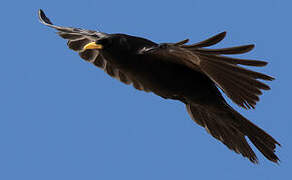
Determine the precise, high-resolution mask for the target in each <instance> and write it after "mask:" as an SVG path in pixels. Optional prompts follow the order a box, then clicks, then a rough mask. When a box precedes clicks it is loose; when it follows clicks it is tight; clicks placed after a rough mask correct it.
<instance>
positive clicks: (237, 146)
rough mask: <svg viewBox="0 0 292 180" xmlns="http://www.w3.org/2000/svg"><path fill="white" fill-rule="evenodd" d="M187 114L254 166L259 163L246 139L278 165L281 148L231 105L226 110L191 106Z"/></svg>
mask: <svg viewBox="0 0 292 180" xmlns="http://www.w3.org/2000/svg"><path fill="white" fill-rule="evenodd" d="M187 110H188V113H189V114H190V116H191V117H192V119H193V120H194V121H195V122H196V123H198V124H199V125H200V126H203V127H204V128H205V129H206V130H207V132H208V133H210V134H211V135H212V136H213V137H215V138H216V139H218V140H220V141H221V142H222V143H223V144H225V145H226V146H227V147H228V148H229V149H231V150H233V151H235V152H237V153H239V154H242V156H244V157H247V158H248V159H249V160H250V161H251V162H253V163H258V159H257V156H256V155H255V153H254V151H253V150H252V149H251V147H250V146H249V144H248V142H247V141H246V139H245V136H247V137H248V138H249V139H250V140H251V142H252V143H253V144H254V145H255V147H256V148H257V149H258V150H259V151H260V152H261V153H262V154H263V155H264V156H265V157H266V158H267V159H269V160H271V161H273V162H276V163H277V162H278V161H279V158H278V157H277V156H276V154H275V148H276V144H277V145H280V144H279V143H278V142H277V141H276V140H275V139H274V138H273V137H271V136H270V135H269V134H267V133H266V132H265V131H263V130H262V129H260V128H259V127H257V126H256V125H254V124H253V123H252V122H250V121H248V120H247V119H246V118H244V117H243V116H242V115H240V114H239V113H238V112H236V111H235V110H234V109H232V108H231V107H230V106H229V105H227V103H224V104H223V106H222V104H221V105H220V106H207V105H194V104H187Z"/></svg>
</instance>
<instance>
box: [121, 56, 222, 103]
mask: <svg viewBox="0 0 292 180" xmlns="http://www.w3.org/2000/svg"><path fill="white" fill-rule="evenodd" d="M121 70H122V71H123V72H125V74H127V75H128V76H130V77H131V78H133V79H135V80H136V81H137V82H139V83H140V84H141V85H142V86H143V87H144V89H147V90H149V91H152V92H154V93H155V94H157V95H159V96H161V97H163V98H170V99H177V100H181V101H186V99H190V100H191V101H202V99H208V98H209V97H210V95H214V94H217V92H214V91H218V90H217V89H216V87H215V85H214V83H213V82H212V81H211V80H210V79H209V78H208V77H207V76H205V75H204V74H202V73H201V72H198V71H195V70H193V69H190V68H188V67H186V66H183V65H180V64H172V63H165V62H163V61H158V60H155V59H151V60H145V59H135V61H134V62H133V61H132V62H129V63H128V64H124V65H123V66H121ZM214 87H215V89H214Z"/></svg>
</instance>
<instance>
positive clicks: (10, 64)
mask: <svg viewBox="0 0 292 180" xmlns="http://www.w3.org/2000/svg"><path fill="white" fill-rule="evenodd" d="M291 6H292V3H291V1H288V0H286V1H285V0H282V1H276V0H266V1H253V0H245V1H231V0H230V1H228V0H220V1H208V0H189V1H187V0H181V1H159V2H157V1H155V0H147V1H128V0H123V1H110V0H108V1H97V0H84V1H72V0H70V1H56V0H51V1H9V2H8V1H6V2H5V3H4V4H3V3H2V6H1V11H0V15H1V16H0V17H1V23H2V26H1V35H2V37H1V40H2V43H1V49H2V50H1V52H2V55H1V56H2V58H1V61H0V82H1V88H0V98H1V103H0V107H1V113H0V119H1V120H0V143H1V148H0V179H3V180H4V179H5V180H10V179H11V180H12V179H13V180H14V179H17V180H18V179H29V180H34V179H36V180H39V179H42V180H46V179H48V180H51V179H55V180H59V179H60V180H61V179H62V180H64V179H70V180H75V179H88V180H90V179H102V180H114V179H127V180H131V179H133V180H134V179H135V180H136V179H140V180H144V179H145V180H146V179H147V180H148V179H152V180H156V179H157V180H158V179H159V180H161V179H168V180H172V179H186V180H188V179H202V178H203V179H214V178H216V179H237V180H241V179H244V180H246V179H254V178H257V179H276V178H277V179H288V177H290V178H291V167H292V163H291V161H292V158H291V148H292V141H291V138H292V135H291V126H292V121H291V115H290V112H291V110H290V109H291V92H290V89H291V87H292V86H291V77H292V76H291V66H292V61H291V59H290V54H291V40H292V39H291V30H292V26H291V15H292V13H291ZM39 8H42V9H43V10H44V11H45V12H46V13H47V15H48V16H49V17H50V18H51V20H52V21H53V22H55V23H56V24H58V25H64V26H73V27H81V28H88V29H99V30H101V31H104V32H108V33H114V32H121V33H127V34H131V35H136V36H143V37H146V38H149V39H151V40H153V41H156V42H175V41H178V40H182V39H184V38H190V39H191V41H192V42H196V41H200V40H203V39H205V38H207V37H209V36H211V35H214V34H216V33H218V32H222V31H227V32H228V34H227V38H226V40H224V42H222V43H221V44H220V45H218V46H216V47H223V46H231V45H240V44H247V43H255V44H256V48H255V50H254V51H253V52H251V53H248V54H246V55H242V56H240V57H244V58H254V59H263V60H267V61H269V65H268V66H267V67H265V68H262V69H260V71H261V72H265V73H267V74H270V75H273V76H275V77H276V80H275V81H273V82H271V83H269V85H271V87H272V90H271V91H268V92H265V93H264V95H263V96H261V101H260V103H259V104H258V105H257V107H256V109H255V110H249V111H246V110H242V109H239V108H238V107H236V106H235V105H234V104H232V106H233V107H235V108H236V109H237V110H239V111H240V112H241V113H242V114H243V115H245V116H246V117H247V118H249V119H250V120H252V121H253V122H255V123H256V124H257V125H259V126H260V127H262V128H263V129H265V130H266V131H267V132H269V133H270V134H272V135H273V136H274V137H275V138H276V139H277V140H278V141H280V143H281V144H282V148H277V154H278V155H279V157H280V159H281V163H280V165H275V164H273V163H271V162H269V161H268V160H266V159H264V158H263V156H262V155H261V154H260V153H259V152H258V151H256V153H257V155H258V157H259V160H260V164H259V165H253V164H251V163H250V162H249V161H248V160H247V159H244V158H242V157H241V156H239V155H237V154H235V153H234V152H231V151H229V150H228V149H227V148H226V147H225V146H224V145H222V144H221V143H220V142H218V141H217V140H215V139H214V138H212V137H211V136H210V135H209V134H207V132H206V131H205V130H204V129H203V128H201V127H199V126H198V125H197V124H195V123H194V122H192V120H191V119H190V118H189V116H188V115H187V112H186V110H185V107H184V105H183V104H182V103H180V102H176V101H171V100H164V99H162V98H160V97H158V96H155V95H153V94H152V93H145V92H141V91H136V90H135V89H134V88H133V87H131V86H127V85H124V84H122V83H120V82H118V81H117V80H115V79H112V78H111V77H109V76H108V75H106V74H105V73H104V72H103V71H101V70H100V69H97V68H95V67H94V66H92V65H91V64H89V63H86V62H84V61H82V60H81V59H80V58H79V56H78V55H77V54H76V53H75V52H73V51H71V50H69V49H68V48H67V47H66V42H65V41H64V40H63V39H61V38H59V37H58V36H57V35H56V34H55V33H54V30H52V29H49V28H47V27H45V26H43V25H41V24H40V23H39V22H38V19H37V10H38V9H39ZM229 102H230V101H229ZM289 170H290V171H289Z"/></svg>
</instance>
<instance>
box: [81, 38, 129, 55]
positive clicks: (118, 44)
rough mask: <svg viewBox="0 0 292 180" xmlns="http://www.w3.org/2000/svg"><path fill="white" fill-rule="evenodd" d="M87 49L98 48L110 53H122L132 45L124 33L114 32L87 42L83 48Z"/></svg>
mask: <svg viewBox="0 0 292 180" xmlns="http://www.w3.org/2000/svg"><path fill="white" fill-rule="evenodd" d="M86 49H97V50H100V51H102V52H108V53H118V52H119V53H121V52H126V51H129V50H130V45H129V43H128V41H127V38H126V37H124V36H123V35H119V34H112V35H107V36H105V37H102V38H99V39H98V40H96V41H94V42H90V43H88V44H86V45H85V46H84V47H83V50H86Z"/></svg>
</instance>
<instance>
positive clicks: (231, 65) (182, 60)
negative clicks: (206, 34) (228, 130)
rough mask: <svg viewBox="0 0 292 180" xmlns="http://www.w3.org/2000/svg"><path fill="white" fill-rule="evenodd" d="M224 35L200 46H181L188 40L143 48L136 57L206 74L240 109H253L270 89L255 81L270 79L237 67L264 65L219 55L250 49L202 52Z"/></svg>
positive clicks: (270, 78)
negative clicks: (144, 55) (143, 56)
mask: <svg viewBox="0 0 292 180" xmlns="http://www.w3.org/2000/svg"><path fill="white" fill-rule="evenodd" d="M225 34H226V33H225V32H223V33H220V34H218V35H215V36H213V37H211V38H209V39H207V40H204V41H202V42H199V43H196V44H192V45H185V43H186V42H188V40H183V41H180V42H178V43H173V44H171V43H169V44H163V45H160V46H155V47H151V48H147V49H146V48H145V49H143V50H141V51H140V52H139V53H141V54H148V55H150V56H157V57H160V58H161V59H162V60H164V61H171V62H173V63H178V64H183V65H185V66H188V67H190V68H192V69H194V70H196V71H200V72H202V73H204V74H206V75H207V76H208V77H209V78H210V79H212V81H213V82H214V83H216V85H217V86H218V87H220V88H221V89H222V90H223V92H224V93H225V94H227V96H228V97H229V98H230V99H231V100H232V101H234V102H235V103H236V104H238V105H239V106H241V107H243V108H254V107H255V105H256V103H257V101H259V95H261V94H262V90H269V89H270V87H269V86H268V85H266V84H264V83H262V82H261V81H259V80H269V81H271V80H273V79H274V78H273V77H270V76H268V75H265V74H262V73H259V72H255V71H252V70H249V69H246V68H243V67H241V66H239V65H246V66H265V65H266V64H267V62H265V61H258V60H246V59H238V58H232V57H227V56H222V54H243V53H246V52H249V51H251V50H252V49H253V48H254V45H245V46H237V47H230V48H223V49H206V48H204V47H207V46H211V45H214V44H216V43H218V42H220V41H221V40H222V39H223V38H224V37H225Z"/></svg>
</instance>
